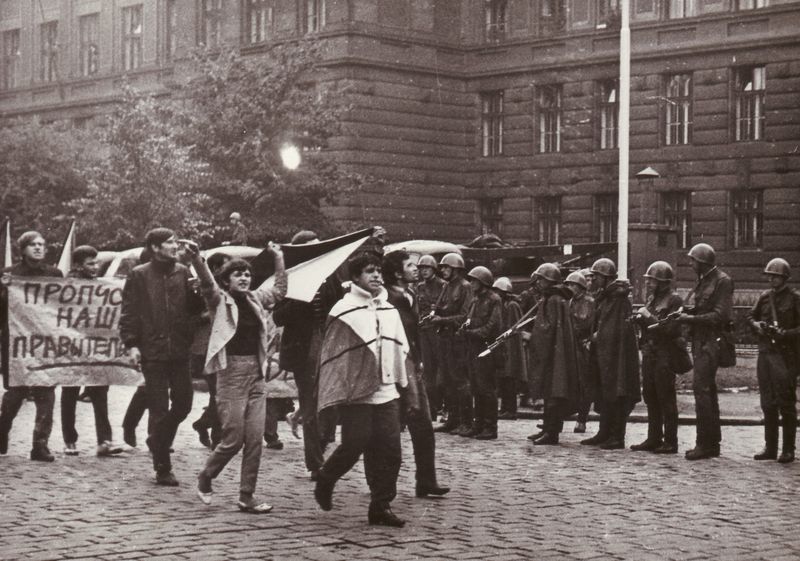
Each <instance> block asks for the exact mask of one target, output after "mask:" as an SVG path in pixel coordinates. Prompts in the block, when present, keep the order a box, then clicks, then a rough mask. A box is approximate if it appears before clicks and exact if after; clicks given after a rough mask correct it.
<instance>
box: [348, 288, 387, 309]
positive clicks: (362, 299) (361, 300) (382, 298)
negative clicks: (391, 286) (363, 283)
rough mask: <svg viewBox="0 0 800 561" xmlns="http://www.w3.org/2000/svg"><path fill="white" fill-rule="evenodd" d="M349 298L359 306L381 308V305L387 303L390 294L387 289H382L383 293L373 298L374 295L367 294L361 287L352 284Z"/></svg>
mask: <svg viewBox="0 0 800 561" xmlns="http://www.w3.org/2000/svg"><path fill="white" fill-rule="evenodd" d="M348 296H349V298H348V299H349V300H350V301H351V302H352V303H354V304H355V305H357V306H363V305H370V304H371V305H373V306H380V305H381V304H386V301H387V299H388V298H389V293H388V292H386V289H385V288H383V287H381V291H380V292H379V293H378V295H377V296H373V295H372V293H370V292H367V291H366V290H364V289H363V288H361V287H360V286H358V285H356V284H351V285H350V292H349V293H348Z"/></svg>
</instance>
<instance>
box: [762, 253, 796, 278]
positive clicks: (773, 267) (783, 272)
mask: <svg viewBox="0 0 800 561" xmlns="http://www.w3.org/2000/svg"><path fill="white" fill-rule="evenodd" d="M764 274H765V275H778V276H781V277H785V278H787V279H788V278H789V277H790V276H791V268H790V267H789V263H788V262H787V261H786V259H781V258H780V257H776V258H775V259H770V261H769V263H767V266H766V267H764Z"/></svg>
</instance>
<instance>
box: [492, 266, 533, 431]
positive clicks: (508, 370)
mask: <svg viewBox="0 0 800 561" xmlns="http://www.w3.org/2000/svg"><path fill="white" fill-rule="evenodd" d="M492 289H493V290H494V291H495V293H496V294H497V295H498V296H500V300H502V302H503V309H502V317H503V326H502V330H503V331H506V330H508V329H510V328H511V327H513V326H514V325H516V324H517V322H518V321H519V320H520V318H521V317H522V308H521V307H520V305H519V302H518V301H517V298H516V297H515V296H514V293H513V292H512V285H511V280H510V279H509V278H508V277H500V278H498V279H497V280H496V281H494V284H493V285H492ZM495 352H496V353H497V352H501V351H500V349H497V350H496V351H495ZM501 356H502V357H503V365H504V366H503V368H502V369H501V370H500V373H499V380H498V393H499V395H500V414H499V415H498V417H497V418H498V419H505V420H514V419H516V418H517V390H518V388H519V387H520V386H521V385H522V384H523V383H524V382H525V381H526V377H525V376H526V374H525V349H524V347H523V345H522V337H521V336H520V334H519V333H515V334H513V335H511V336H510V337H508V338H507V339H506V340H505V342H504V343H503V346H502V355H501Z"/></svg>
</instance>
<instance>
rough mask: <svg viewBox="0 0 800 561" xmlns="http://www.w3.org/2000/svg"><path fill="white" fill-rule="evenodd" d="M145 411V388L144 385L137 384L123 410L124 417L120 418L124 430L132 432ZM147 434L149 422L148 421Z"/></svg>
mask: <svg viewBox="0 0 800 561" xmlns="http://www.w3.org/2000/svg"><path fill="white" fill-rule="evenodd" d="M145 411H147V389H146V388H145V387H144V386H139V387H138V388H136V391H135V392H133V395H132V396H131V402H130V403H129V404H128V408H127V409H126V410H125V417H124V418H123V419H122V428H123V429H125V430H126V431H129V432H133V431H135V430H136V427H138V426H139V422H140V421H141V420H142V417H143V416H144V414H145ZM147 432H148V434H149V433H150V430H149V423H148V431H147Z"/></svg>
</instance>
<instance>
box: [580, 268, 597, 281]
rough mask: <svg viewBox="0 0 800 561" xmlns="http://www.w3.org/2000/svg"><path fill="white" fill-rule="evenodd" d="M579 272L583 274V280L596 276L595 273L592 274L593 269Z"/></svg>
mask: <svg viewBox="0 0 800 561" xmlns="http://www.w3.org/2000/svg"><path fill="white" fill-rule="evenodd" d="M578 272H579V273H580V274H582V275H583V278H585V279H587V280H588V279H589V277H591V276H594V273H593V272H592V270H591V269H581V270H580V271H578Z"/></svg>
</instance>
